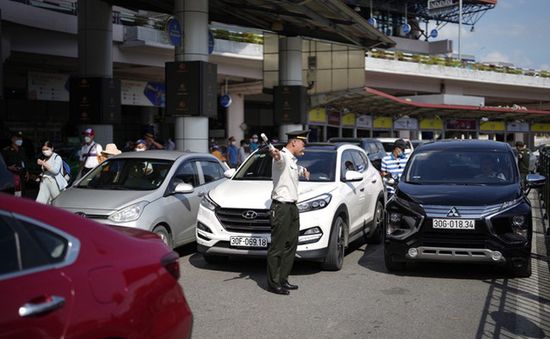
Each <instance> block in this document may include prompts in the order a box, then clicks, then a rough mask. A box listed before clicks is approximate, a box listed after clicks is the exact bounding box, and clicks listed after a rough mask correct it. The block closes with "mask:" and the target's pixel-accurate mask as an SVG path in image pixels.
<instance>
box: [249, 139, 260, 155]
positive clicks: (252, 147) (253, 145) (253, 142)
mask: <svg viewBox="0 0 550 339" xmlns="http://www.w3.org/2000/svg"><path fill="white" fill-rule="evenodd" d="M259 146H260V145H259V144H258V135H257V134H252V137H251V138H250V143H249V147H250V153H252V152H254V151H255V150H257V149H258V147H259Z"/></svg>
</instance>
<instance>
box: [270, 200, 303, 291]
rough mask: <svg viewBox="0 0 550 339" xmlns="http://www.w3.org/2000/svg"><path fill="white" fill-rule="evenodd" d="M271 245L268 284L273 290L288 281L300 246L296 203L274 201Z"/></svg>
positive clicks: (272, 206)
mask: <svg viewBox="0 0 550 339" xmlns="http://www.w3.org/2000/svg"><path fill="white" fill-rule="evenodd" d="M270 221H271V245H270V247H269V249H268V251H267V283H268V284H269V286H271V287H273V288H277V287H281V284H282V283H283V282H284V281H287V279H288V275H289V274H290V271H292V266H293V265H294V256H295V255H296V247H297V246H298V235H299V233H300V215H299V213H298V207H296V204H294V203H281V202H278V201H276V200H273V202H272V204H271V210H270Z"/></svg>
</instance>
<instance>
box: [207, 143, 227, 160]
mask: <svg viewBox="0 0 550 339" xmlns="http://www.w3.org/2000/svg"><path fill="white" fill-rule="evenodd" d="M210 154H212V155H213V156H215V157H216V158H218V159H219V160H220V161H221V162H223V163H225V162H226V161H227V159H225V157H224V156H223V153H222V151H221V149H220V146H218V145H217V144H216V143H212V144H211V145H210Z"/></svg>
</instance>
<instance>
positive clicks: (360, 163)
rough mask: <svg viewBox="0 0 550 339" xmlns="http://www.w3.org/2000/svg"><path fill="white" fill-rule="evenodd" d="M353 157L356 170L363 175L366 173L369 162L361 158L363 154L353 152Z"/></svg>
mask: <svg viewBox="0 0 550 339" xmlns="http://www.w3.org/2000/svg"><path fill="white" fill-rule="evenodd" d="M351 155H352V158H353V163H354V164H355V170H356V171H358V172H361V173H363V172H365V170H366V169H367V162H365V159H364V158H363V157H362V156H361V153H359V152H357V151H353V152H352V153H351Z"/></svg>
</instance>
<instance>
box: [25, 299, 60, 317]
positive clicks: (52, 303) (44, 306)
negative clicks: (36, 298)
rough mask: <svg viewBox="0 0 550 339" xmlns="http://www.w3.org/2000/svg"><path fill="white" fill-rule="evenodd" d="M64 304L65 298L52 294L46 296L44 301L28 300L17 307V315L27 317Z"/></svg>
mask: <svg viewBox="0 0 550 339" xmlns="http://www.w3.org/2000/svg"><path fill="white" fill-rule="evenodd" d="M64 304H65V298H63V297H59V296H57V295H52V296H51V297H46V298H45V299H44V301H40V302H28V303H26V304H25V305H23V306H21V307H19V316H21V317H29V316H33V315H39V314H42V313H45V312H49V311H53V310H55V309H58V308H60V307H62V306H63V305H64Z"/></svg>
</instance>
